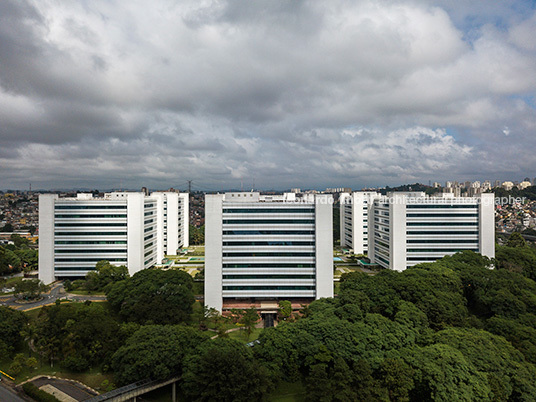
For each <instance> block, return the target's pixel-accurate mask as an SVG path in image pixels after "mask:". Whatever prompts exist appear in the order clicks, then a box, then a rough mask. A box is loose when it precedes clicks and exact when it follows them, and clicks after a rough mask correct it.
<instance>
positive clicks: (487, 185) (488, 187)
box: [482, 180, 491, 191]
mask: <svg viewBox="0 0 536 402" xmlns="http://www.w3.org/2000/svg"><path fill="white" fill-rule="evenodd" d="M482 190H483V191H488V190H491V182H490V181H489V180H486V181H485V182H484V183H482Z"/></svg>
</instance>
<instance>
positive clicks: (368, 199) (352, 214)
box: [339, 191, 380, 254]
mask: <svg viewBox="0 0 536 402" xmlns="http://www.w3.org/2000/svg"><path fill="white" fill-rule="evenodd" d="M379 197H380V193H376V192H371V191H356V192H354V193H342V194H341V196H340V198H339V200H340V223H341V225H340V230H341V247H342V248H345V247H347V248H350V249H351V250H352V251H353V253H354V254H367V252H368V214H369V209H370V206H371V205H372V202H373V201H374V200H375V199H377V198H379Z"/></svg>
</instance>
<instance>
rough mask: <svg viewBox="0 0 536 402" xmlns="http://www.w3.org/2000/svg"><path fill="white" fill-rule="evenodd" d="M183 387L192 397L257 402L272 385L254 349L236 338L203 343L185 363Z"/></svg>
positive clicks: (201, 399)
mask: <svg viewBox="0 0 536 402" xmlns="http://www.w3.org/2000/svg"><path fill="white" fill-rule="evenodd" d="M182 380H183V384H182V389H183V391H184V394H185V395H186V397H187V398H188V399H189V400H197V401H213V400H218V401H224V402H225V401H229V402H231V401H237V402H238V401H258V400H261V399H262V398H263V396H264V395H265V394H266V393H267V391H268V389H269V386H270V378H269V375H268V372H267V371H266V369H265V368H263V367H262V366H261V365H260V364H259V362H257V361H256V360H255V359H254V358H253V355H252V352H251V349H250V348H246V347H244V345H243V344H241V343H240V342H237V341H235V340H229V339H215V340H213V341H207V342H204V343H202V344H201V345H200V346H199V347H198V348H197V350H196V352H195V353H194V354H192V355H191V356H189V357H187V358H186V360H185V362H184V370H183V376H182Z"/></svg>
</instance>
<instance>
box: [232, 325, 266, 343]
mask: <svg viewBox="0 0 536 402" xmlns="http://www.w3.org/2000/svg"><path fill="white" fill-rule="evenodd" d="M263 329H264V328H253V331H251V334H250V335H249V337H248V336H247V333H246V330H245V329H240V330H238V331H233V332H229V333H228V334H227V335H229V338H231V339H236V340H237V341H240V342H244V343H248V342H251V341H254V340H255V339H257V338H258V337H259V335H260V334H261V332H262V330H263Z"/></svg>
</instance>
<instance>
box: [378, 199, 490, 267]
mask: <svg viewBox="0 0 536 402" xmlns="http://www.w3.org/2000/svg"><path fill="white" fill-rule="evenodd" d="M368 226H369V258H370V259H371V261H372V262H373V263H376V264H379V265H380V266H382V267H384V268H389V269H393V270H396V271H403V270H405V269H406V268H408V267H411V266H413V265H416V264H419V263H423V262H433V261H435V260H437V259H440V258H442V257H444V256H446V255H452V254H455V253H456V252H459V251H463V250H471V251H474V252H477V253H480V254H482V255H484V256H487V257H490V258H493V257H495V215H494V194H492V193H487V194H480V195H479V196H478V197H453V196H452V195H451V194H443V196H442V197H428V196H425V194H424V193H390V194H389V195H387V196H382V197H380V198H378V199H375V200H374V202H373V203H372V206H371V210H370V213H369V224H368Z"/></svg>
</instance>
